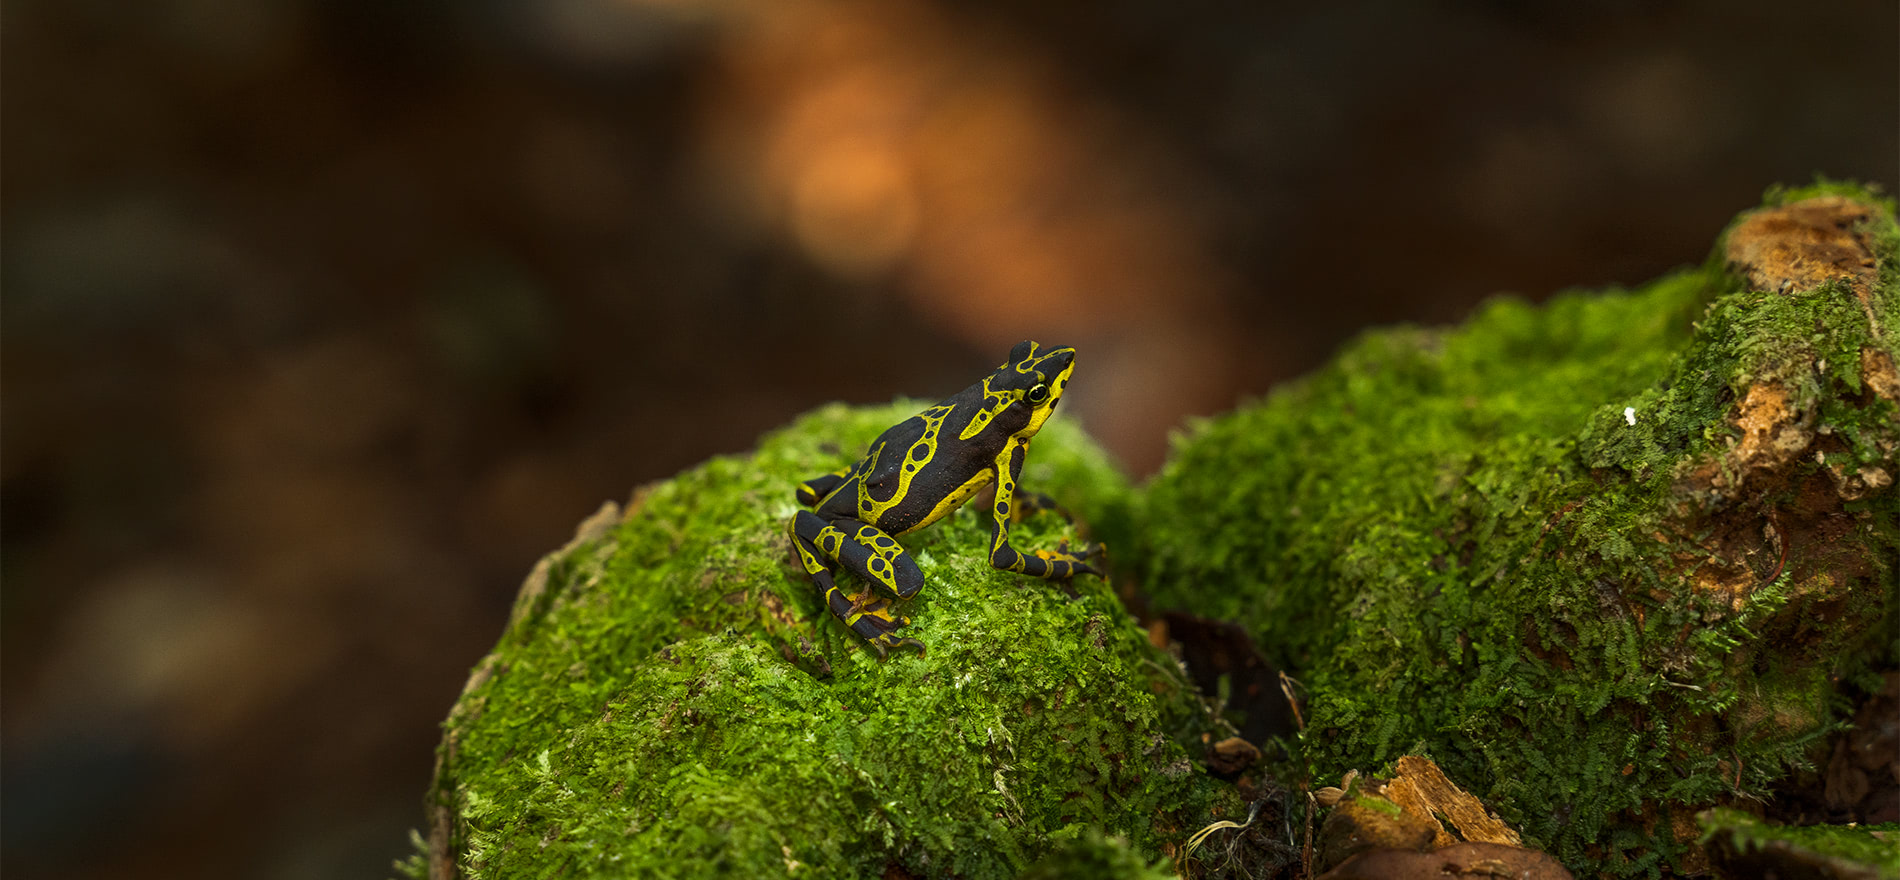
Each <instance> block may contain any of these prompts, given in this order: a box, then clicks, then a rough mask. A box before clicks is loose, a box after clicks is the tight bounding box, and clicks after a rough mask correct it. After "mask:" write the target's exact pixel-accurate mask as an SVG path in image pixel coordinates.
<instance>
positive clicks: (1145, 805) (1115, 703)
mask: <svg viewBox="0 0 1900 880" xmlns="http://www.w3.org/2000/svg"><path fill="white" fill-rule="evenodd" d="M919 407H920V404H917V403H909V402H904V403H898V404H894V405H892V406H889V407H873V408H866V409H849V408H846V407H843V406H833V407H828V408H826V409H823V410H820V411H818V412H816V413H813V414H811V415H809V416H807V417H805V418H803V419H800V420H799V421H798V422H797V423H796V424H794V425H793V426H791V427H790V428H788V429H786V430H783V431H780V432H778V433H775V434H772V435H770V436H768V437H767V438H765V439H764V441H763V442H762V443H761V446H760V448H759V450H758V451H757V452H756V453H755V454H753V455H750V456H744V457H722V458H715V459H713V460H711V461H709V462H707V463H705V464H704V465H702V466H700V467H698V468H695V469H693V470H691V471H688V472H686V473H683V474H681V475H679V476H678V477H676V478H674V479H672V480H669V481H666V482H664V483H661V484H658V485H655V486H651V487H648V488H647V489H646V490H644V491H643V493H642V494H640V495H638V496H637V497H636V501H635V502H634V506H635V509H634V510H633V512H632V513H631V514H630V515H629V516H628V517H627V518H626V520H625V521H624V522H622V523H620V524H619V525H617V526H616V527H614V528H612V529H611V530H608V531H605V532H604V533H603V534H601V535H599V536H598V537H597V538H594V539H592V540H582V541H578V542H577V543H576V544H575V545H573V546H570V547H569V548H568V549H566V550H564V551H563V552H562V553H560V554H556V555H555V556H554V557H551V558H550V560H549V561H548V565H547V567H546V572H547V575H548V577H547V580H546V586H545V588H544V589H541V590H539V591H536V590H534V589H529V590H527V591H525V592H524V596H523V598H522V600H521V603H520V607H518V608H517V610H516V618H515V621H514V622H513V624H512V625H511V627H510V629H509V630H508V631H507V632H506V633H505V634H504V636H503V637H502V639H501V641H500V644H499V645H497V647H496V649H495V652H494V653H493V654H492V655H491V656H490V657H489V658H488V659H487V660H485V661H484V663H483V666H482V667H481V668H479V669H478V671H477V674H476V676H475V678H474V680H473V682H472V683H471V687H470V689H469V690H468V692H467V693H465V694H464V696H463V698H462V700H461V701H460V702H459V703H458V704H457V707H456V709H455V711H454V713H453V714H452V715H451V717H450V720H449V723H448V728H449V735H448V739H447V741H446V743H445V746H444V750H443V754H442V765H441V770H440V772H439V774H438V780H437V786H438V788H437V797H438V798H439V799H440V801H441V802H442V803H443V804H444V805H445V806H447V807H448V808H449V812H450V813H451V814H452V815H453V816H455V817H456V821H455V823H454V829H453V830H454V832H455V841H456V846H455V849H456V851H458V852H460V853H461V864H462V867H463V869H464V870H465V871H466V873H467V875H468V876H471V877H553V876H560V877H565V878H575V877H590V876H614V877H623V876H665V877H694V876H768V875H771V876H778V875H791V876H800V877H804V876H813V877H862V876H878V875H879V874H881V873H882V872H884V871H885V869H886V867H887V866H889V865H892V864H895V865H898V866H901V867H902V868H904V869H905V870H907V871H910V872H911V873H912V874H915V875H918V876H947V875H955V876H960V877H968V878H983V877H1014V876H1016V875H1017V874H1018V873H1019V872H1020V871H1022V870H1023V869H1024V868H1025V867H1026V866H1028V865H1030V864H1031V863H1032V862H1034V861H1036V860H1037V859H1038V858H1039V857H1041V856H1042V855H1044V854H1045V853H1046V852H1047V851H1049V850H1050V849H1051V847H1052V846H1054V845H1055V844H1056V843H1058V842H1060V841H1063V840H1070V839H1074V838H1076V837H1077V836H1078V835H1080V834H1081V833H1082V832H1083V831H1084V829H1088V828H1099V829H1104V830H1106V831H1108V832H1109V833H1112V834H1115V835H1119V836H1121V837H1123V838H1125V839H1126V840H1127V841H1129V844H1128V846H1130V847H1132V849H1131V850H1130V852H1132V853H1139V854H1141V855H1142V856H1144V857H1152V856H1154V855H1157V854H1159V853H1160V852H1161V851H1162V848H1163V846H1164V845H1166V844H1168V843H1170V842H1173V841H1176V840H1178V839H1179V838H1181V837H1185V836H1186V833H1187V832H1186V831H1183V830H1182V829H1183V828H1187V829H1188V830H1189V831H1191V826H1193V825H1194V824H1195V823H1198V822H1200V821H1202V820H1203V819H1204V816H1205V813H1206V812H1207V810H1208V808H1209V805H1210V804H1211V803H1212V802H1213V799H1215V798H1217V797H1222V796H1226V797H1231V796H1230V795H1223V794H1222V792H1223V790H1224V789H1223V788H1222V787H1220V786H1217V785H1216V784H1215V783H1212V782H1210V781H1209V780H1208V779H1207V777H1205V776H1204V775H1203V774H1202V773H1201V771H1200V770H1199V769H1198V768H1197V767H1196V766H1195V765H1194V764H1193V763H1192V762H1190V761H1189V760H1188V758H1187V753H1186V752H1185V751H1184V749H1183V747H1182V746H1181V745H1178V744H1177V743H1176V742H1175V741H1174V740H1173V739H1171V738H1170V736H1169V734H1170V733H1173V734H1178V735H1180V736H1182V737H1187V736H1189V735H1194V734H1197V733H1198V731H1199V730H1200V727H1199V725H1201V724H1203V723H1204V722H1205V719H1206V713H1205V710H1204V708H1203V707H1202V706H1201V704H1200V702H1199V700H1198V697H1197V696H1196V695H1195V694H1194V693H1193V692H1192V691H1191V688H1190V687H1189V686H1188V685H1187V684H1186V682H1185V680H1184V679H1183V678H1182V677H1181V675H1180V672H1179V668H1178V666H1177V665H1176V664H1175V663H1174V662H1173V661H1172V660H1170V659H1168V658H1167V657H1166V655H1164V654H1161V653H1159V652H1157V651H1156V650H1155V649H1153V648H1152V647H1151V646H1150V645H1149V644H1148V642H1147V640H1146V637H1145V635H1144V633H1143V632H1142V631H1141V630H1140V629H1139V628H1138V627H1137V626H1136V625H1135V623H1134V621H1133V620H1132V619H1131V618H1130V617H1129V616H1128V615H1127V613H1126V612H1125V611H1124V610H1123V609H1122V608H1121V606H1120V604H1119V603H1118V602H1117V600H1116V599H1115V597H1114V595H1113V594H1112V592H1111V591H1110V589H1109V588H1108V586H1107V585H1106V584H1105V583H1104V582H1103V581H1102V580H1101V579H1099V578H1078V579H1076V580H1075V581H1074V582H1073V584H1072V588H1073V591H1074V595H1070V594H1069V593H1068V592H1065V590H1064V589H1063V587H1062V586H1060V585H1056V584H1050V583H1047V582H1043V581H1037V580H1034V579H1029V578H1023V577H1021V576H1017V575H1012V574H1009V573H1005V572H998V571H995V570H993V569H991V568H990V567H989V566H988V564H987V561H986V556H987V554H986V552H985V551H986V548H987V531H986V529H987V524H986V523H985V522H984V521H983V520H982V519H981V517H980V516H979V515H978V513H979V512H978V511H977V510H976V509H975V508H976V507H978V505H972V506H971V507H969V508H966V509H965V510H963V511H960V512H959V513H957V514H956V515H954V516H952V517H949V518H947V519H946V520H945V521H943V522H942V523H939V524H938V525H937V526H934V527H932V528H931V529H928V530H926V531H925V532H922V533H919V534H917V535H913V536H909V537H907V538H906V539H905V544H906V546H907V547H908V548H909V550H910V552H911V553H912V554H913V556H914V557H915V558H916V559H917V562H918V564H919V565H920V566H921V567H922V569H923V571H924V574H925V576H926V579H927V583H926V587H925V589H924V591H923V593H922V594H921V595H920V596H919V597H917V598H916V599H913V600H911V601H910V602H908V603H905V605H906V606H907V607H903V608H900V612H901V613H904V614H907V615H908V616H910V617H911V618H912V619H913V624H912V626H911V628H910V629H909V630H908V631H907V632H906V634H907V635H914V636H916V637H918V638H921V639H922V640H923V641H924V642H925V643H926V644H927V645H928V646H929V653H928V655H927V656H924V657H918V656H916V655H915V654H912V653H898V654H894V655H893V656H892V657H891V658H890V659H889V660H886V661H883V662H880V661H879V660H878V658H877V655H876V654H875V653H874V652H873V651H871V650H870V649H869V648H867V647H866V646H865V645H864V644H863V642H862V641H860V640H859V639H858V638H857V637H856V636H855V635H853V634H851V633H850V632H849V631H848V630H846V629H845V628H844V627H843V625H842V624H841V623H839V622H838V621H836V620H835V619H834V618H833V617H832V616H831V615H830V614H829V612H827V611H826V610H825V609H824V608H823V605H822V601H821V599H820V597H819V596H818V595H817V594H816V591H815V588H814V587H813V586H812V585H811V583H810V582H809V580H807V579H806V577H805V575H804V573H803V571H802V570H801V569H798V568H797V567H796V566H795V565H794V564H793V563H792V561H791V556H790V550H789V545H788V543H787V539H786V535H785V523H786V521H787V519H788V518H789V517H790V516H791V515H792V513H793V512H794V511H795V509H796V507H795V504H794V502H793V500H792V490H793V487H794V486H795V485H796V483H797V481H799V480H801V479H805V478H809V477H812V476H816V475H818V474H821V473H824V472H826V471H828V470H830V469H832V468H835V467H837V466H839V465H841V464H843V463H845V462H846V461H847V460H848V459H849V458H850V457H852V456H854V455H856V454H858V453H859V452H861V451H862V450H863V448H864V447H865V445H866V443H867V442H868V441H869V440H870V439H871V438H872V437H874V436H875V435H876V434H877V433H878V432H879V431H881V430H882V429H883V428H885V427H888V426H889V425H891V424H894V423H895V422H897V421H899V420H901V419H902V418H904V417H905V416H907V415H909V414H911V413H913V412H915V410H916V409H918V408H919ZM1024 481H1025V485H1027V486H1029V487H1030V488H1032V489H1036V490H1038V491H1046V492H1049V493H1050V494H1052V495H1054V496H1055V497H1056V498H1057V499H1059V500H1061V501H1063V502H1064V503H1065V504H1068V505H1070V506H1071V509H1072V510H1074V511H1075V513H1076V514H1078V515H1079V516H1082V517H1085V518H1086V517H1089V516H1092V515H1095V514H1097V513H1098V512H1102V511H1112V510H1115V509H1117V508H1119V509H1124V510H1125V509H1126V508H1127V507H1128V504H1129V495H1130V492H1131V490H1130V488H1129V486H1128V484H1127V482H1126V480H1125V478H1123V477H1122V476H1120V475H1119V474H1118V473H1117V472H1116V471H1115V470H1114V469H1113V468H1112V467H1110V466H1109V465H1108V463H1107V459H1106V457H1105V456H1104V455H1103V454H1102V453H1101V451H1100V450H1099V449H1098V448H1096V447H1095V446H1094V445H1093V444H1092V443H1090V442H1089V441H1087V440H1086V439H1085V438H1084V437H1083V435H1082V434H1081V432H1080V431H1079V430H1078V429H1076V428H1075V427H1074V426H1073V425H1069V424H1064V423H1063V422H1061V421H1058V422H1055V423H1052V424H1050V425H1049V426H1048V427H1047V428H1045V430H1044V431H1043V433H1042V435H1041V436H1040V437H1039V438H1038V439H1037V442H1036V447H1035V450H1034V452H1033V453H1032V454H1031V456H1030V459H1029V462H1028V464H1027V466H1026V469H1025V476H1024ZM1019 529H1020V530H1019V531H1016V530H1013V531H1012V539H1013V540H1018V537H1017V536H1018V535H1020V538H1019V540H1021V541H1022V542H1023V543H1024V544H1025V545H1026V546H1030V547H1044V546H1050V545H1052V544H1053V543H1054V542H1055V541H1057V540H1058V539H1060V538H1062V537H1064V536H1065V535H1069V534H1070V532H1069V530H1068V529H1067V526H1066V524H1065V523H1064V522H1063V521H1062V520H1061V519H1060V518H1059V517H1055V516H1049V515H1042V516H1038V517H1035V518H1032V519H1031V520H1030V521H1028V522H1026V523H1024V524H1023V525H1022V526H1020V527H1019ZM1230 806H1231V805H1230ZM1128 876H1135V875H1133V874H1130V875H1128Z"/></svg>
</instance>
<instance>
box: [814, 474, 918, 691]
mask: <svg viewBox="0 0 1900 880" xmlns="http://www.w3.org/2000/svg"><path fill="white" fill-rule="evenodd" d="M792 546H794V547H796V548H798V557H799V561H800V562H802V563H803V564H804V566H805V573H806V574H808V575H810V576H811V580H812V583H813V584H816V585H817V587H818V589H819V591H821V592H822V593H824V596H825V606H826V607H827V608H830V609H831V613H832V614H834V615H837V617H838V619H839V620H842V621H844V623H845V625H846V626H849V627H851V630H852V632H855V633H857V634H858V635H859V636H862V637H863V638H864V639H865V641H868V642H870V643H871V646H872V647H874V648H876V649H877V652H878V654H879V656H882V655H883V654H884V652H885V650H886V649H888V648H895V647H898V646H901V645H912V646H915V647H916V648H917V650H918V651H920V652H921V651H922V650H923V649H924V643H923V642H920V641H918V640H916V639H911V638H899V637H898V636H897V635H896V634H895V633H896V631H897V630H899V629H902V628H904V627H906V626H909V625H910V618H908V617H899V616H897V614H895V613H894V612H893V611H892V610H891V600H889V599H886V598H884V597H883V596H879V595H878V594H877V590H876V588H875V587H873V586H871V584H872V583H879V584H883V585H884V586H885V587H886V588H888V589H890V590H891V591H892V592H894V593H897V594H898V595H899V596H902V597H904V598H909V597H911V596H914V595H916V594H917V591H918V590H919V589H921V588H922V587H923V585H924V573H923V571H922V570H921V569H919V568H918V567H917V563H916V562H914V561H912V560H911V558H910V556H909V555H907V554H906V553H904V548H903V547H901V546H899V545H898V543H897V540H896V539H895V538H892V537H891V536H889V535H887V534H885V533H884V532H883V531H881V530H879V529H878V528H877V527H875V526H871V525H867V524H865V523H862V522H859V521H857V520H854V519H839V520H836V521H834V522H830V523H827V522H825V521H824V519H823V518H821V517H820V516H818V514H815V513H812V512H811V511H809V510H801V511H799V512H798V514H797V515H796V516H794V517H792ZM827 560H828V561H829V562H830V563H839V564H842V565H844V567H845V568H846V569H847V570H849V571H851V572H853V573H855V574H856V575H858V576H859V577H861V578H863V579H864V580H865V581H866V583H865V586H864V588H863V590H862V591H860V592H858V593H857V594H855V595H853V594H847V593H846V592H845V591H844V590H843V589H842V588H840V587H839V586H838V585H837V584H836V583H834V582H833V580H832V569H831V565H830V564H828V562H827Z"/></svg>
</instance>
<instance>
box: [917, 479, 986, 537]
mask: <svg viewBox="0 0 1900 880" xmlns="http://www.w3.org/2000/svg"><path fill="white" fill-rule="evenodd" d="M995 478H996V472H995V471H993V470H990V469H989V468H984V469H982V470H980V471H977V472H976V473H975V474H972V475H971V476H970V478H969V479H967V480H964V481H963V485H961V486H958V487H956V488H955V489H953V490H951V492H950V494H948V495H945V496H944V497H943V500H942V501H939V502H937V506H936V507H932V508H931V509H930V513H929V514H927V515H925V516H924V518H923V519H921V520H918V521H917V524H916V525H914V526H911V527H910V528H908V529H905V530H903V531H901V532H898V533H897V534H899V535H908V534H910V533H911V532H914V531H917V530H918V529H921V528H923V527H924V526H927V525H930V524H931V523H934V522H936V521H937V520H940V519H943V518H944V517H946V516H949V515H950V514H951V513H953V512H955V511H956V509H957V508H959V507H962V506H963V502H965V501H968V500H970V496H971V495H975V494H976V493H977V492H979V491H981V490H982V489H983V487H984V486H987V485H989V484H990V481H991V480H993V479H995Z"/></svg>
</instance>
